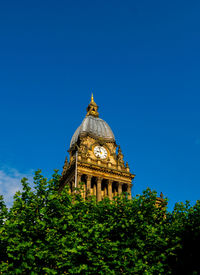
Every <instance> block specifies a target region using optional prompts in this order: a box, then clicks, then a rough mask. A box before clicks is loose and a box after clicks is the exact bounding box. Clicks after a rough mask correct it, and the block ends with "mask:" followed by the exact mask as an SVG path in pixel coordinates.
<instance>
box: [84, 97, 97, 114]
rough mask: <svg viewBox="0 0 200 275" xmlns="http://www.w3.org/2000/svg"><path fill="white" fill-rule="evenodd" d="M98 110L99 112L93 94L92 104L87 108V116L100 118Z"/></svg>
mask: <svg viewBox="0 0 200 275" xmlns="http://www.w3.org/2000/svg"><path fill="white" fill-rule="evenodd" d="M97 110H98V106H97V104H96V103H95V102H94V96H93V93H92V96H91V101H90V104H89V105H88V107H87V115H86V116H94V117H99V113H98V111H97Z"/></svg>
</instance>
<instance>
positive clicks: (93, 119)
mask: <svg viewBox="0 0 200 275" xmlns="http://www.w3.org/2000/svg"><path fill="white" fill-rule="evenodd" d="M68 152H69V155H70V159H69V162H68V160H67V158H66V160H65V164H64V167H63V173H62V179H61V185H60V188H61V189H62V188H63V186H65V185H66V184H68V185H69V187H70V191H71V192H72V193H73V192H76V191H75V190H76V187H79V184H80V182H81V183H83V186H82V196H83V197H84V198H85V197H86V196H89V195H94V196H96V198H97V201H100V200H101V199H102V198H104V197H105V196H108V197H109V198H110V199H112V198H113V197H114V196H116V195H117V194H121V193H122V192H127V193H128V196H129V198H131V187H132V179H133V178H134V175H133V174H131V173H130V170H129V167H128V163H126V165H125V163H124V159H123V154H122V151H121V148H120V146H117V144H116V142H115V137H114V134H113V132H112V130H111V128H110V127H109V125H108V124H107V123H106V122H105V121H104V120H102V119H100V118H99V113H98V106H97V104H96V103H95V102H94V98H93V95H92V97H91V102H90V104H89V105H88V107H87V114H86V117H85V118H84V120H83V122H82V123H81V125H80V126H79V127H78V128H77V130H76V131H75V133H74V135H73V136H72V139H71V143H70V148H69V151H68Z"/></svg>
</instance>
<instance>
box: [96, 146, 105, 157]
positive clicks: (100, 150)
mask: <svg viewBox="0 0 200 275" xmlns="http://www.w3.org/2000/svg"><path fill="white" fill-rule="evenodd" d="M94 154H95V156H96V157H99V158H101V159H105V158H106V157H107V154H108V153H107V151H106V149H105V148H104V147H103V146H95V147H94Z"/></svg>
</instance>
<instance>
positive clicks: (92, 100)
mask: <svg viewBox="0 0 200 275" xmlns="http://www.w3.org/2000/svg"><path fill="white" fill-rule="evenodd" d="M91 102H94V97H93V93H92V95H91Z"/></svg>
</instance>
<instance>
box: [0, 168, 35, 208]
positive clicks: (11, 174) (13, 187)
mask: <svg viewBox="0 0 200 275" xmlns="http://www.w3.org/2000/svg"><path fill="white" fill-rule="evenodd" d="M24 177H26V178H28V179H29V181H30V182H32V178H33V174H32V172H29V173H27V174H25V173H20V172H19V171H18V170H16V169H13V168H7V167H6V168H4V167H3V168H0V195H3V197H4V201H5V203H6V205H7V206H8V207H11V205H12V202H13V196H14V194H15V193H16V192H17V191H18V190H21V179H22V178H24Z"/></svg>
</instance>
